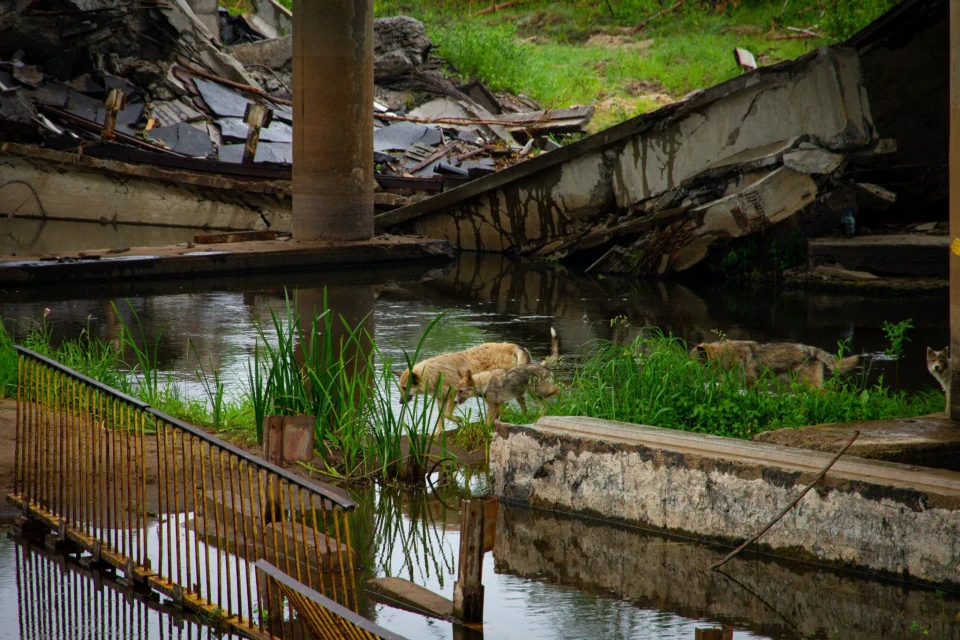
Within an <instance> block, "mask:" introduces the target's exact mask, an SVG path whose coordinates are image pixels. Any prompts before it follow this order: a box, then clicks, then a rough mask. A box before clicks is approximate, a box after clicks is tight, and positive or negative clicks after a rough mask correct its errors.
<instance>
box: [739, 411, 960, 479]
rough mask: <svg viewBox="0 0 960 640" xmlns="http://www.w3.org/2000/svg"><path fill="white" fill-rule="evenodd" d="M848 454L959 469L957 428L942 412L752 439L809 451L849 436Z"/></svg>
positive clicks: (837, 445) (833, 449)
mask: <svg viewBox="0 0 960 640" xmlns="http://www.w3.org/2000/svg"><path fill="white" fill-rule="evenodd" d="M854 431H859V432H860V437H859V438H857V441H856V442H854V443H853V446H851V447H850V449H849V452H850V455H854V456H857V457H860V458H868V459H870V460H886V461H888V462H900V463H903V464H912V465H919V466H922V467H930V468H934V469H949V470H951V471H960V455H958V454H960V429H957V426H956V424H955V423H954V422H951V421H950V419H949V418H948V417H947V415H946V413H933V414H930V415H927V416H918V417H916V418H893V419H890V420H867V421H864V420H858V421H855V422H832V423H828V424H817V425H812V426H808V427H801V428H799V429H777V430H775V431H766V432H764V433H760V434H757V435H756V436H755V437H754V440H756V441H757V442H768V443H771V444H777V445H782V446H786V447H799V448H802V449H810V450H813V451H829V452H836V451H839V449H840V447H842V446H843V445H844V444H846V442H848V441H849V440H850V438H851V437H852V436H853V432H854Z"/></svg>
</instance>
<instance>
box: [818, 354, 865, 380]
mask: <svg viewBox="0 0 960 640" xmlns="http://www.w3.org/2000/svg"><path fill="white" fill-rule="evenodd" d="M823 353H824V355H825V356H826V357H821V358H819V360H820V361H821V362H823V364H825V365H826V366H827V369H829V370H830V373H832V374H833V375H837V374H841V373H842V374H846V373H850V372H851V371H853V370H854V369H855V368H856V367H857V365H858V364H860V356H859V355H856V356H848V357H846V358H836V357H834V356H833V355H832V354H829V353H827V352H826V351H824V352H823Z"/></svg>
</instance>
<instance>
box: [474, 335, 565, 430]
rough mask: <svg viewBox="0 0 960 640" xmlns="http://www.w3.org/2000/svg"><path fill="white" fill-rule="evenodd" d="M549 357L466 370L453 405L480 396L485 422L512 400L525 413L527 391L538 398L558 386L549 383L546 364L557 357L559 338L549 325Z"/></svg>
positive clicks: (552, 392)
mask: <svg viewBox="0 0 960 640" xmlns="http://www.w3.org/2000/svg"><path fill="white" fill-rule="evenodd" d="M550 337H551V340H550V342H551V345H550V346H551V348H550V356H549V357H547V358H546V359H544V360H543V362H541V363H540V364H535V363H527V364H521V365H517V366H514V367H509V368H505V369H493V370H491V371H481V372H477V373H473V372H471V371H467V373H466V375H464V376H463V377H462V378H461V379H460V384H459V386H458V388H457V404H463V403H464V402H466V401H467V400H469V399H470V398H474V397H480V398H483V400H484V402H485V404H486V406H487V424H493V421H494V420H496V419H497V418H499V417H500V410H501V409H502V408H503V405H504V404H506V403H507V402H509V401H511V400H516V401H517V403H518V404H519V405H520V409H521V410H522V411H523V412H524V413H526V411H527V403H526V399H525V396H526V394H527V393H528V392H529V393H530V394H531V395H532V396H534V397H535V398H537V399H539V400H543V399H545V398H550V397H553V396H556V395H559V393H560V388H559V387H558V386H557V385H556V384H554V382H553V372H552V371H551V370H550V366H551V365H553V364H554V363H555V362H556V361H557V360H558V359H559V358H560V341H559V340H558V339H557V332H556V331H555V330H554V329H553V327H551V328H550Z"/></svg>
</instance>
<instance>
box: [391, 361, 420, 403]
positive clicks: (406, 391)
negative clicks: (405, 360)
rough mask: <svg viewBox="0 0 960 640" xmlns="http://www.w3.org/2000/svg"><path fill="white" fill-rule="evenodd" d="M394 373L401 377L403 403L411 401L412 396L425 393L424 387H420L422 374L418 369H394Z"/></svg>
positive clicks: (401, 398) (401, 400) (401, 399)
mask: <svg viewBox="0 0 960 640" xmlns="http://www.w3.org/2000/svg"><path fill="white" fill-rule="evenodd" d="M393 374H394V375H395V376H397V377H398V378H400V402H401V403H402V404H406V403H408V402H410V398H412V397H413V396H415V395H417V394H418V393H423V389H421V388H420V382H421V380H420V376H419V375H418V374H417V372H416V371H411V370H410V369H404V370H403V373H400V372H397V371H394V372H393Z"/></svg>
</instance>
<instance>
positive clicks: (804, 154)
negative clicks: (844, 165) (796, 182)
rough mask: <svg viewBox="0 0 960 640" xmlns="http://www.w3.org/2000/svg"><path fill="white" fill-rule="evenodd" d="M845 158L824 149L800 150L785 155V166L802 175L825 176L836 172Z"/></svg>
mask: <svg viewBox="0 0 960 640" xmlns="http://www.w3.org/2000/svg"><path fill="white" fill-rule="evenodd" d="M841 162H843V156H842V155H840V154H839V153H830V152H829V151H824V150H823V149H799V150H797V151H791V152H789V153H785V154H783V166H785V167H787V168H788V169H793V170H794V171H798V172H800V173H808V174H813V175H825V174H828V173H833V172H834V171H836V169H837V167H839V166H840V163H841Z"/></svg>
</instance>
